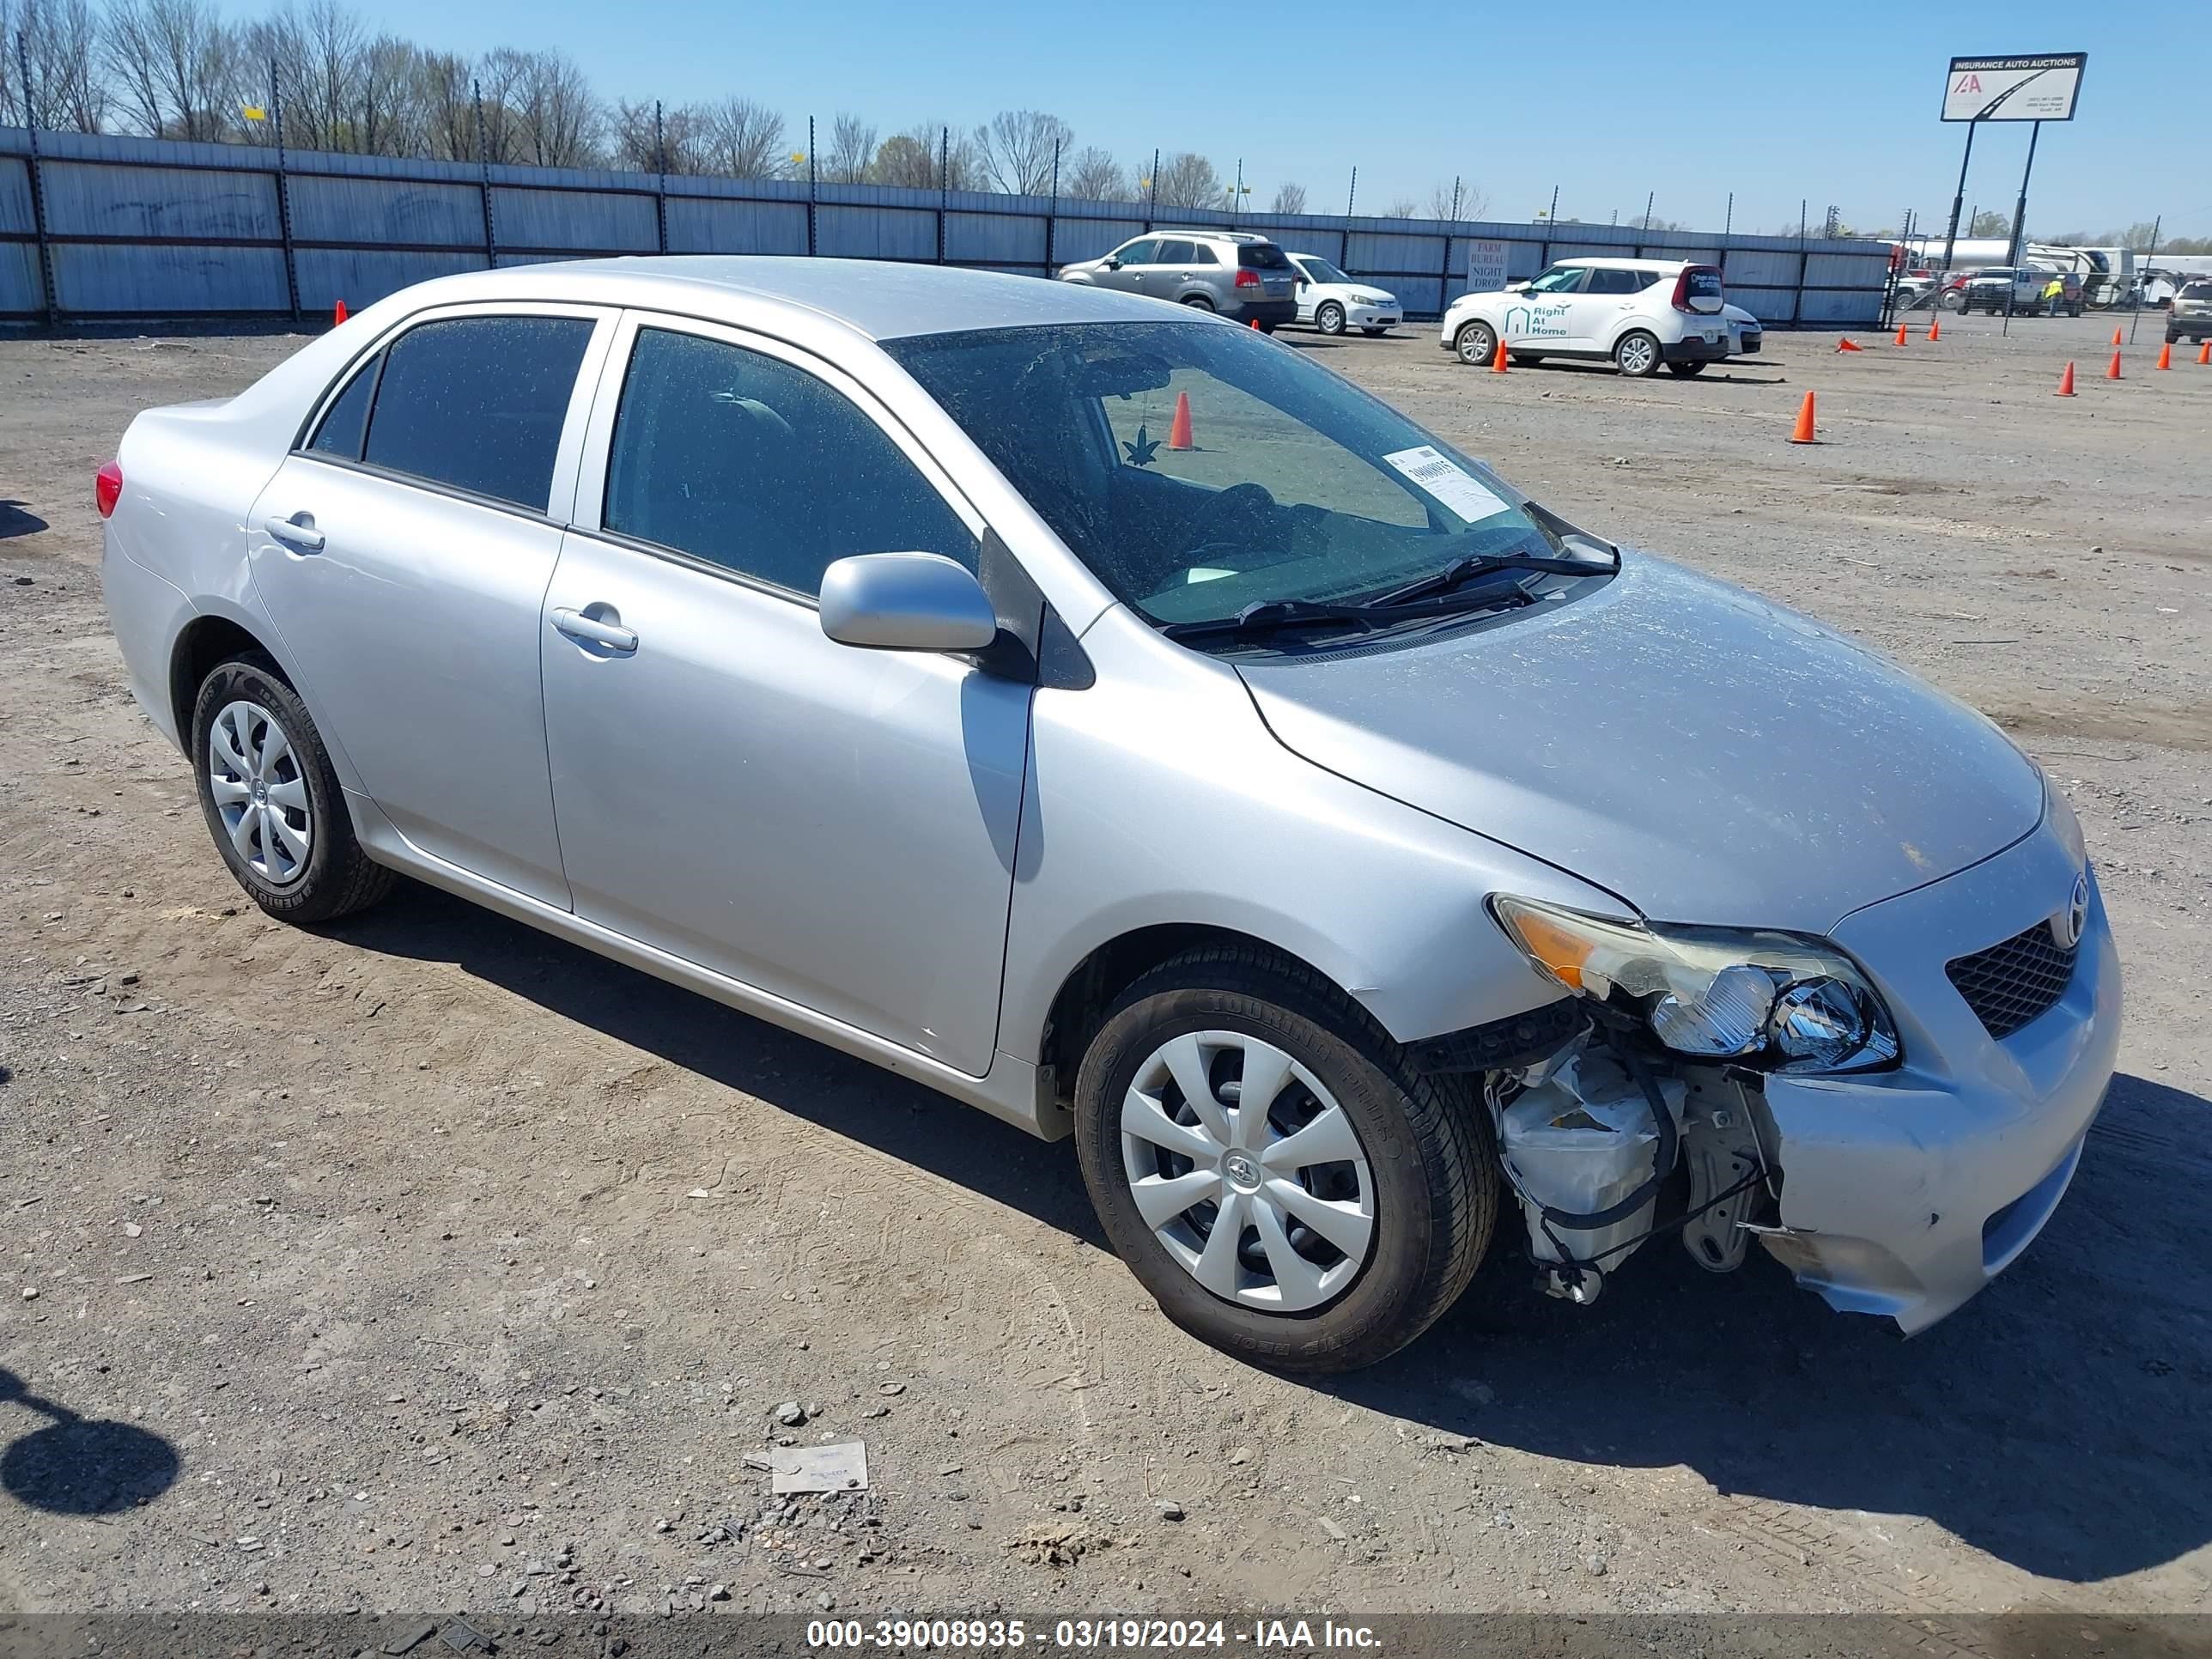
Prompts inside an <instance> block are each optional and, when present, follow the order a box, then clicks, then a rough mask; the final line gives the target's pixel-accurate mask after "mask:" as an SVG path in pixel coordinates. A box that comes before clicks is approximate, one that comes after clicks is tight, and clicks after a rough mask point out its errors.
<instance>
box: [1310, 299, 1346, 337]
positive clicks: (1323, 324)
mask: <svg viewBox="0 0 2212 1659" xmlns="http://www.w3.org/2000/svg"><path fill="white" fill-rule="evenodd" d="M1314 326H1315V327H1316V328H1317V329H1319V330H1320V331H1322V333H1324V334H1341V333H1343V332H1344V307H1342V306H1340V305H1339V304H1337V302H1336V301H1334V300H1330V301H1326V302H1325V303H1323V305H1322V307H1321V308H1320V309H1319V310H1318V311H1316V312H1315V313H1314Z"/></svg>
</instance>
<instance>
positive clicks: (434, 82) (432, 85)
mask: <svg viewBox="0 0 2212 1659" xmlns="http://www.w3.org/2000/svg"><path fill="white" fill-rule="evenodd" d="M470 78H471V76H470V65H469V61H468V59H467V58H460V57H457V56H455V55H454V54H453V53H452V52H422V53H418V54H417V55H416V60H415V70H414V82H415V84H414V88H413V91H412V93H411V94H410V101H411V102H412V103H413V105H414V106H415V108H416V111H417V112H418V113H417V118H418V119H419V120H420V121H421V122H422V141H423V145H424V148H425V149H426V150H427V152H428V154H429V155H433V156H435V157H436V158H437V159H438V160H440V161H473V160H475V159H476V154H477V120H476V110H475V107H474V106H473V102H472V100H471V96H470V92H469V82H470Z"/></svg>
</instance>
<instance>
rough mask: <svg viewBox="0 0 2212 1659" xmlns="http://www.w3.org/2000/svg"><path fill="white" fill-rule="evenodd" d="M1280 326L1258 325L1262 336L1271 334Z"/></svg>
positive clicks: (1272, 324) (1275, 324)
mask: <svg viewBox="0 0 2212 1659" xmlns="http://www.w3.org/2000/svg"><path fill="white" fill-rule="evenodd" d="M1281 326H1282V325H1281V324H1280V323H1262V324H1261V325H1260V332H1261V333H1262V334H1273V332H1274V331H1276V330H1277V329H1279V328H1280V327H1281Z"/></svg>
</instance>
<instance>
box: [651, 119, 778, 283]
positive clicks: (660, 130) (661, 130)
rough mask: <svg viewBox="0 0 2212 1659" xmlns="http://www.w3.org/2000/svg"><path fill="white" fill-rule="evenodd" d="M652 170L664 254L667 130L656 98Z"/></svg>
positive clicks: (656, 220) (655, 213) (655, 219)
mask: <svg viewBox="0 0 2212 1659" xmlns="http://www.w3.org/2000/svg"><path fill="white" fill-rule="evenodd" d="M809 148H811V145H810V146H809ZM653 173H655V175H656V176H657V179H658V182H657V183H656V184H655V185H654V186H653V222H654V226H655V228H657V229H658V230H659V234H660V251H661V252H663V253H665V252H668V129H667V127H666V126H665V125H664V124H663V122H662V120H661V118H660V100H659V99H658V98H656V99H654V100H653Z"/></svg>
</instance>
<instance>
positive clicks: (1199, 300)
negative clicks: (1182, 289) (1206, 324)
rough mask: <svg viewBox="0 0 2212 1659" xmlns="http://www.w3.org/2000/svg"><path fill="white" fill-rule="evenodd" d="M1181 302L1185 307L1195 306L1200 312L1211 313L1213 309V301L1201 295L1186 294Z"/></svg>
mask: <svg viewBox="0 0 2212 1659" xmlns="http://www.w3.org/2000/svg"><path fill="white" fill-rule="evenodd" d="M1182 302H1183V303H1184V304H1185V305H1187V306H1196V307H1198V308H1199V309H1200V311H1211V310H1212V309H1213V301H1211V300H1209V299H1207V298H1206V295H1203V294H1187V295H1184V296H1183V301H1182Z"/></svg>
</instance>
